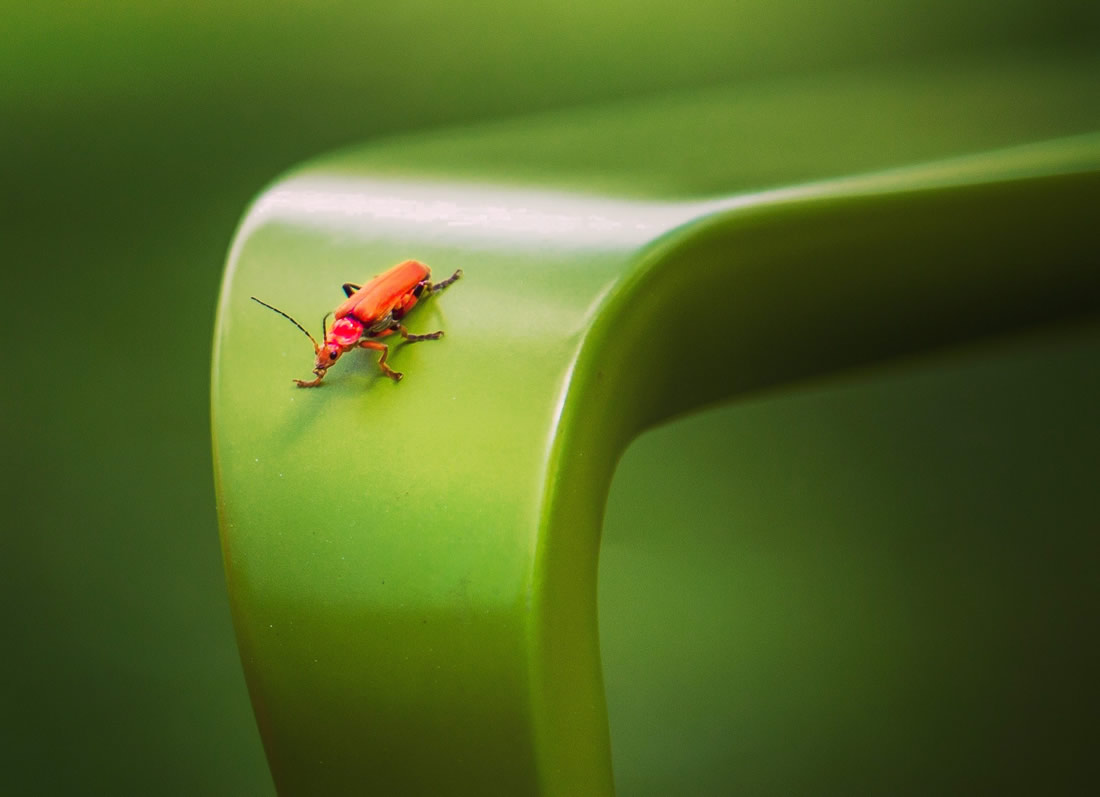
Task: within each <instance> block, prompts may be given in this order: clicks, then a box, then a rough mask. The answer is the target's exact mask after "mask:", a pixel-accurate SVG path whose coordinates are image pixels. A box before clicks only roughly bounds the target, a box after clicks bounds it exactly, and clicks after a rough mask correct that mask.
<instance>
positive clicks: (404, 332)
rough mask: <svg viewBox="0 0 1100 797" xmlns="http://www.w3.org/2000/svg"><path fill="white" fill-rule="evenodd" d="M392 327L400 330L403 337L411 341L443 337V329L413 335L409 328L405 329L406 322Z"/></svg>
mask: <svg viewBox="0 0 1100 797" xmlns="http://www.w3.org/2000/svg"><path fill="white" fill-rule="evenodd" d="M390 329H396V330H397V331H398V332H400V333H401V337H403V338H404V339H405V340H407V341H408V342H409V343H417V342H419V341H421V340H439V339H440V338H441V337H443V330H442V329H441V330H439V331H438V332H429V333H427V334H425V335H413V334H412V333H410V332H409V330H407V329H405V325H404V324H394V325H393V326H392V327H390Z"/></svg>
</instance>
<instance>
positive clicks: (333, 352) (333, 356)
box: [328, 350, 336, 360]
mask: <svg viewBox="0 0 1100 797" xmlns="http://www.w3.org/2000/svg"><path fill="white" fill-rule="evenodd" d="M328 358H329V359H330V360H335V359H336V352H335V351H332V350H330V351H329V353H328Z"/></svg>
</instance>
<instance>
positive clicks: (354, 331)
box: [325, 316, 363, 348]
mask: <svg viewBox="0 0 1100 797" xmlns="http://www.w3.org/2000/svg"><path fill="white" fill-rule="evenodd" d="M361 337H363V325H362V324H360V323H359V322H358V321H356V320H355V319H354V318H349V317H347V316H344V317H343V318H338V319H337V320H336V323H334V324H333V325H332V329H330V330H329V331H328V336H327V338H328V339H327V340H326V341H325V342H326V343H329V344H335V345H337V346H340V347H342V348H346V347H348V346H354V345H355V344H356V343H358V342H359V339H360V338H361Z"/></svg>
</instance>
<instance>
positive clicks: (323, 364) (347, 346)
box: [313, 316, 363, 376]
mask: <svg viewBox="0 0 1100 797" xmlns="http://www.w3.org/2000/svg"><path fill="white" fill-rule="evenodd" d="M321 323H322V325H323V324H324V321H322V322H321ZM362 336H363V325H362V324H360V323H359V322H358V321H356V320H355V319H354V318H348V317H346V316H345V317H344V318H339V319H337V320H336V323H335V324H333V325H332V329H327V330H325V342H324V344H322V345H316V344H314V350H315V352H316V354H317V361H316V362H315V363H314V365H313V373H315V374H317V376H324V375H325V371H327V370H328V369H329V368H331V367H332V365H333V363H335V362H336V361H337V360H338V359H340V355H341V354H343V353H344V352H346V351H351V350H352V349H353V348H355V346H357V345H358V343H359V339H360V338H362Z"/></svg>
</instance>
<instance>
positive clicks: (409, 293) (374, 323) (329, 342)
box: [252, 260, 462, 387]
mask: <svg viewBox="0 0 1100 797" xmlns="http://www.w3.org/2000/svg"><path fill="white" fill-rule="evenodd" d="M431 275H432V271H431V269H430V268H428V267H427V266H426V265H424V264H423V263H421V262H419V261H417V260H406V261H405V262H404V263H398V264H397V265H396V266H394V267H393V268H391V269H390V270H389V271H387V272H386V273H385V274H379V275H378V276H377V277H375V278H374V279H372V280H371V281H370V282H368V283H367V284H366V285H363V286H362V287H360V286H359V285H353V284H352V283H350V282H345V283H344V294H345V295H346V296H347V297H348V298H347V301H345V302H344V303H343V304H342V305H340V306H339V307H337V308H336V309H335V310H334V311H333V312H331V313H327V314H326V315H325V317H324V318H322V319H321V329H322V330H323V331H324V336H325V343H324V345H319V344H318V343H317V341H316V340H314V338H313V335H310V334H309V332H308V331H306V328H305V327H303V326H302V325H301V324H299V323H298V322H297V321H295V320H294V319H293V318H291V317H290V316H289V315H287V314H286V313H284V312H283V311H282V310H280V309H279V308H277V307H272V306H271V305H270V304H268V303H267V302H261V301H260V300H259V299H257V298H256V297H255V296H253V297H252V299H253V300H254V301H256V302H259V303H260V304H262V305H263V306H264V307H267V308H268V309H270V310H274V311H275V312H276V313H278V314H279V315H281V316H283V317H284V318H288V319H290V321H292V322H293V323H294V326H296V327H298V329H300V330H302V332H305V333H306V336H307V337H309V339H310V341H312V342H313V350H314V351H315V352H316V353H317V362H316V363H314V365H313V373H314V374H316V376H317V378H316V379H311V380H310V381H308V382H307V381H304V380H302V379H295V380H294V381H295V383H297V385H298V387H317V385H319V384H321V380H322V379H324V378H325V372H326V371H328V369H329V368H331V367H332V365H333V363H335V362H336V361H337V360H338V359H340V355H341V354H344V353H345V352H349V351H351V350H352V349H356V348H363V349H375V350H376V351H380V352H382V356H381V357H379V358H378V365H379V367H380V368H381V369H382V373H384V374H385V375H386V376H388V377H389V378H390V379H392V380H393V381H395V382H397V381H399V380H400V379H401V377H402V376H403V374H401V373H399V372H397V371H395V370H393V369H392V368H390V367H389V366H388V365H386V356H387V355H388V354H389V353H390V349H389V346H387V345H386V344H385V343H379V342H378V341H377V340H374V338H384V337H386V336H387V335H392V334H393V333H394V332H400V333H401V337H403V338H405V340H407V341H409V342H410V343H415V342H416V341H418V340H437V339H439V338H441V337H443V332H442V331H440V332H429V333H428V334H426V335H412V334H410V333H409V330H407V329H405V326H404V325H403V324H402V323H401V319H402V318H404V317H405V315H406V314H407V313H408V312H409V311H410V310H412V309H413V307H414V306H416V303H417V302H418V301H420V299H421V297H423V296H424V295H425V294H427V295H429V296H430V295H432V294H436V293H439V292H440V291H442V290H443V289H444V288H446V287H447V286H449V285H450V284H451V283H453V282H454V281H455V280H457V279H458V278H459V277H461V276H462V269H458V270H457V271H456V272H455V273H454V274H452V275H451V276H449V277H447V279H445V280H443V281H442V282H437V283H435V284H434V285H433V284H432V283H431V281H430V279H429V278H430V277H431ZM330 315H331V316H334V317H335V319H336V320H335V321H334V322H333V324H332V329H328V328H327V327H326V326H325V322H326V321H327V320H328V317H329V316H330Z"/></svg>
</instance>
